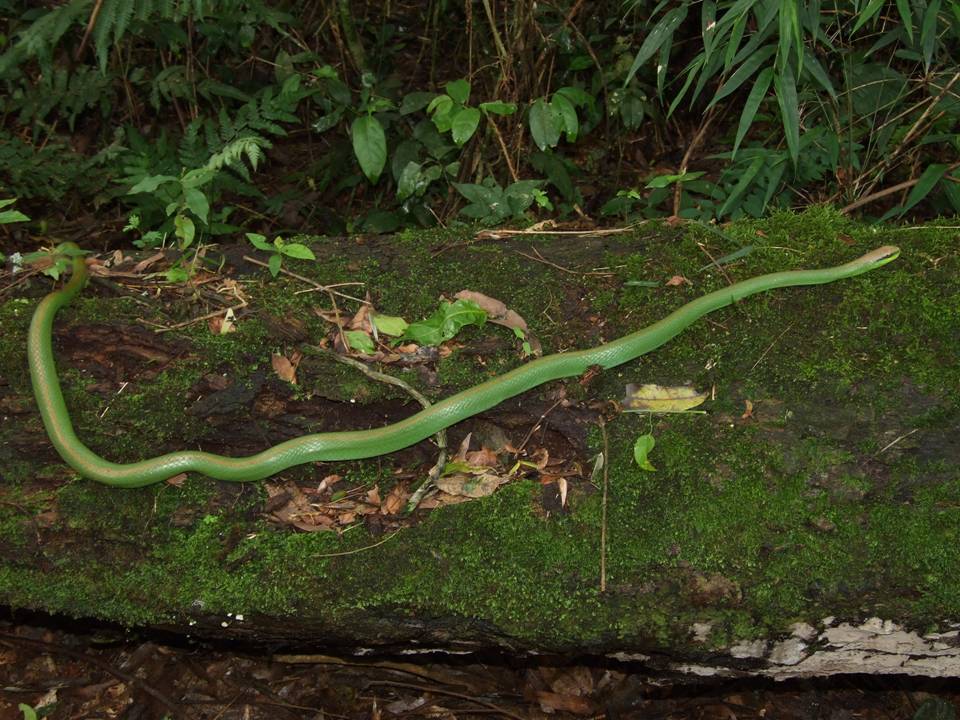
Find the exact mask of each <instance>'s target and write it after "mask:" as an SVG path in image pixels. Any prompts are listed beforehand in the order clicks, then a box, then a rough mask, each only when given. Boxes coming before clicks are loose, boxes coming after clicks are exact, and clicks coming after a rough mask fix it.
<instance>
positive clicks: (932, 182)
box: [900, 163, 947, 215]
mask: <svg viewBox="0 0 960 720" xmlns="http://www.w3.org/2000/svg"><path fill="white" fill-rule="evenodd" d="M946 172H947V166H946V165H944V164H941V163H937V164H935V165H930V166H929V167H928V168H927V169H926V170H924V171H923V174H922V175H920V179H919V180H918V181H917V184H916V185H914V186H913V189H912V190H910V194H909V195H908V196H907V202H906V203H905V204H904V206H903V208H902V209H901V210H900V214H901V215H903V214H904V213H905V212H907V210H909V209H910V208H912V207H913V206H914V205H916V204H917V203H918V202H920V201H921V200H923V199H924V198H925V197H926V196H927V195H929V194H930V191H931V190H933V188H934V187H936V185H937V183H938V182H940V180H941V179H943V175H944V173H946Z"/></svg>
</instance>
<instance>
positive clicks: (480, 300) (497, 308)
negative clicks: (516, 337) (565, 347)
mask: <svg viewBox="0 0 960 720" xmlns="http://www.w3.org/2000/svg"><path fill="white" fill-rule="evenodd" d="M454 298H456V299H457V300H469V301H470V302H474V303H476V304H477V305H479V306H480V309H481V310H483V311H484V312H485V313H487V320H489V321H490V322H492V323H495V324H497V325H503V326H504V327H508V328H510V329H511V330H519V331H521V332H522V333H523V338H524V339H525V340H526V341H527V342H528V343H530V350H531V353H532V354H533V355H542V354H543V348H542V346H541V345H540V341H539V340H538V339H537V337H536V336H535V335H533V333H531V332H530V328H529V327H528V326H527V321H526V320H524V319H523V317H521V316H520V315H519V314H518V313H517V312H515V311H513V310H511V309H510V308H508V307H507V306H506V304H505V303H503V302H502V301H500V300H497V299H496V298H492V297H490V296H489V295H484V294H483V293H479V292H475V291H474V290H461V291H460V292H458V293H457V294H456V295H454Z"/></svg>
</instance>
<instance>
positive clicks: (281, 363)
mask: <svg viewBox="0 0 960 720" xmlns="http://www.w3.org/2000/svg"><path fill="white" fill-rule="evenodd" d="M302 358H303V353H301V352H300V351H299V350H294V351H293V352H292V353H291V354H290V357H289V358H288V357H285V356H283V355H279V354H277V353H274V354H273V356H272V357H271V358H270V364H271V365H272V366H273V371H274V372H275V373H276V374H277V377H279V378H280V379H281V380H284V381H286V382H288V383H292V384H294V385H296V384H297V366H298V365H299V364H300V360H301V359H302Z"/></svg>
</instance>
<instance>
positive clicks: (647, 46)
mask: <svg viewBox="0 0 960 720" xmlns="http://www.w3.org/2000/svg"><path fill="white" fill-rule="evenodd" d="M686 17H687V4H686V3H684V4H683V5H681V6H680V7H677V8H674V9H673V10H671V11H670V12H668V13H667V14H666V15H664V16H663V17H662V18H661V19H660V22H658V23H657V24H656V25H654V27H653V30H651V31H650V34H649V35H647V37H646V39H644V41H643V44H641V45H640V49H639V50H638V51H637V54H636V56H635V57H634V58H633V63H632V64H631V65H630V70H629V71H628V72H627V77H626V79H625V80H624V81H623V87H626V86H627V85H629V84H630V81H631V80H633V76H634V75H636V74H637V70H639V69H640V67H641V66H642V65H643V64H644V63H645V62H646V61H647V60H649V59H650V58H652V57H653V56H654V54H655V53H656V52H657V51H658V50H659V49H660V46H661V45H664V44H666V43H668V41H669V40H670V38H672V37H673V31H674V30H676V29H677V27H679V25H680V23H682V22H683V21H684V20H685V19H686Z"/></svg>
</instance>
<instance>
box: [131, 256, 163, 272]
mask: <svg viewBox="0 0 960 720" xmlns="http://www.w3.org/2000/svg"><path fill="white" fill-rule="evenodd" d="M165 257H166V255H164V254H163V253H162V252H158V253H154V254H153V255H151V256H150V257H148V258H147V259H146V260H141V261H140V262H138V263H137V264H136V265H134V266H133V272H134V273H137V274H139V273H142V272H143V271H144V270H146V269H147V268H148V267H150V266H151V265H153V264H154V263H155V262H158V261H160V260H163V259H164V258H165Z"/></svg>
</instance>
